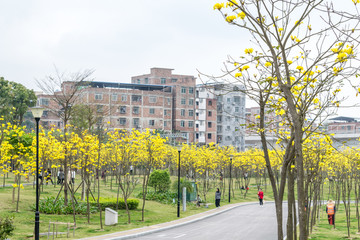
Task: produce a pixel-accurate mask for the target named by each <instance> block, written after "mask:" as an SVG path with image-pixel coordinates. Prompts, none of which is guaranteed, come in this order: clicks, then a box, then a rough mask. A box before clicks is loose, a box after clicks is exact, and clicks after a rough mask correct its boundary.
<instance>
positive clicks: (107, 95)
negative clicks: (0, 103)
mask: <svg viewBox="0 0 360 240" xmlns="http://www.w3.org/2000/svg"><path fill="white" fill-rule="evenodd" d="M172 71H173V69H168V68H151V69H150V73H148V74H142V75H138V76H133V77H131V83H113V82H99V81H94V82H89V83H86V84H84V85H82V86H81V89H80V90H79V91H78V94H79V98H78V103H82V104H85V105H88V106H92V108H93V109H96V115H97V116H99V117H98V120H99V121H101V122H102V123H103V124H105V126H106V127H107V128H108V129H126V130H131V129H139V130H141V129H146V128H149V129H157V130H161V131H162V132H167V133H182V134H183V136H187V139H184V138H177V139H176V140H177V141H180V140H181V139H182V141H186V142H197V143H199V144H209V143H210V142H215V143H218V144H220V145H221V146H227V145H234V146H236V147H237V148H238V149H239V150H243V149H244V129H243V128H244V127H240V125H241V124H243V123H245V95H244V94H243V93H241V92H240V91H236V90H237V89H238V88H239V86H235V85H234V86H230V88H232V89H231V91H229V89H227V90H224V88H225V86H227V85H221V84H218V85H212V86H205V85H198V86H197V85H196V79H195V77H194V76H191V75H180V74H173V73H172ZM73 84H74V83H73V82H64V83H63V86H62V88H63V90H62V91H63V92H64V91H65V92H66V91H69V90H70V88H72V87H73ZM37 96H38V99H39V103H40V105H41V106H43V107H45V108H49V109H52V110H53V111H50V110H46V111H45V113H44V116H43V118H42V119H41V121H42V124H43V126H55V127H58V128H62V127H64V126H63V123H62V122H61V120H60V119H59V117H58V114H57V112H58V111H61V109H59V108H60V107H58V109H57V108H56V104H55V103H54V101H53V100H52V99H53V98H52V97H51V96H48V95H44V94H40V93H38V94H37ZM54 109H55V111H54Z"/></svg>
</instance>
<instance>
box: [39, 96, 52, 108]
mask: <svg viewBox="0 0 360 240" xmlns="http://www.w3.org/2000/svg"><path fill="white" fill-rule="evenodd" d="M49 102H50V100H49V99H48V98H40V105H43V106H49Z"/></svg>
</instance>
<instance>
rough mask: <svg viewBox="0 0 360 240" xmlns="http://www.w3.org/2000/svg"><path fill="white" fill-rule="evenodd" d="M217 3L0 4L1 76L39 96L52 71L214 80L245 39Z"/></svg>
mask: <svg viewBox="0 0 360 240" xmlns="http://www.w3.org/2000/svg"><path fill="white" fill-rule="evenodd" d="M215 2H216V1H215V0H152V1H150V0H137V1H124V0H101V1H100V0H76V1H74V0H61V1H49V0H32V1H27V0H22V1H21V0H10V1H9V0H0V9H1V15H0V76H2V77H4V78H5V79H6V80H9V81H15V82H18V83H21V84H23V85H25V86H26V87H27V88H30V89H34V90H38V87H37V86H36V83H35V79H42V78H44V77H45V76H46V75H51V74H53V73H54V66H56V67H57V68H58V69H59V70H60V71H61V72H77V71H81V70H84V69H94V70H95V73H94V77H95V80H96V81H108V82H130V77H131V76H134V75H140V74H145V73H149V71H150V68H151V67H166V68H173V69H174V71H173V72H174V73H178V74H186V75H194V76H197V75H198V72H197V70H199V71H201V72H203V73H206V74H210V75H217V74H219V73H221V68H222V67H223V62H224V61H225V60H226V59H227V56H228V55H231V56H234V57H237V56H239V55H240V54H242V53H243V51H244V49H245V48H246V47H248V46H249V42H250V37H249V36H248V35H247V34H246V32H245V31H239V29H238V28H236V27H234V26H230V25H228V24H226V23H225V22H224V20H223V18H222V16H221V15H220V13H219V12H217V11H214V10H213V4H214V3H215ZM351 114H353V112H352V113H350V115H349V114H346V113H345V114H343V115H347V116H351ZM354 117H357V116H354Z"/></svg>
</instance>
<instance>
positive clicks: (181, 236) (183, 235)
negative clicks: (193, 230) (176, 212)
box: [174, 233, 186, 238]
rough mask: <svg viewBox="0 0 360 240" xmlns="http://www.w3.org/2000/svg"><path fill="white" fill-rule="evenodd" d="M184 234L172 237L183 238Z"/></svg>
mask: <svg viewBox="0 0 360 240" xmlns="http://www.w3.org/2000/svg"><path fill="white" fill-rule="evenodd" d="M185 235H186V234H185V233H184V234H181V235H179V236H176V237H174V238H179V237H183V236H185Z"/></svg>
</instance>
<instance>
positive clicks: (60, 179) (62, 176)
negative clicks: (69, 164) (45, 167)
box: [57, 169, 65, 184]
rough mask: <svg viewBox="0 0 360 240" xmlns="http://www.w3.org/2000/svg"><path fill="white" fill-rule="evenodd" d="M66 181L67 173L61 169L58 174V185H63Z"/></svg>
mask: <svg viewBox="0 0 360 240" xmlns="http://www.w3.org/2000/svg"><path fill="white" fill-rule="evenodd" d="M64 180H65V173H64V171H63V170H62V169H60V171H59V172H58V182H57V183H58V184H60V183H61V184H63V183H64Z"/></svg>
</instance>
